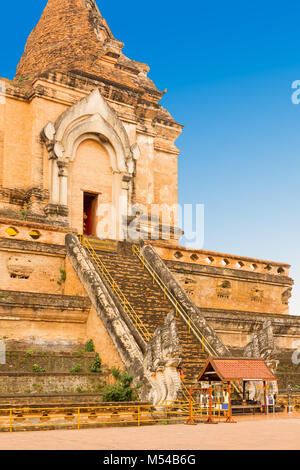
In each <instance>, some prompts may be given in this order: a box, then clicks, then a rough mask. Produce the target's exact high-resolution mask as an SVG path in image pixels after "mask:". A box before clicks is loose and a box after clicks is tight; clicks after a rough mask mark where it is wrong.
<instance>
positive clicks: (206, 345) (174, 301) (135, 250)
mask: <svg viewBox="0 0 300 470" xmlns="http://www.w3.org/2000/svg"><path fill="white" fill-rule="evenodd" d="M132 251H133V253H134V254H135V255H136V256H137V257H138V258H139V260H140V261H141V262H142V264H143V266H144V267H145V268H146V269H147V270H148V272H149V273H150V274H151V276H152V278H153V283H154V282H156V283H157V284H158V286H159V287H160V288H161V289H162V290H163V292H164V295H165V296H166V297H168V299H169V301H170V302H171V304H172V305H173V307H175V309H176V315H177V313H179V314H180V316H181V318H182V319H183V320H184V321H185V323H186V324H187V325H188V327H189V333H190V334H191V331H193V333H194V335H195V336H196V338H197V339H198V340H199V341H200V342H201V344H202V349H203V347H204V349H205V350H206V352H207V353H208V354H209V355H210V356H215V357H219V354H218V353H217V352H216V351H215V349H214V348H213V347H212V346H211V345H210V344H209V342H208V341H207V339H206V338H204V336H203V334H202V333H201V331H200V329H199V328H198V326H197V325H196V324H195V322H194V321H193V320H192V318H191V317H190V316H189V314H188V313H187V312H186V310H185V309H184V308H183V307H182V305H180V304H179V302H178V300H177V299H176V297H175V296H174V295H173V294H172V292H171V291H170V290H169V288H168V287H167V286H166V284H165V283H164V281H163V280H162V279H161V278H160V277H159V275H158V274H157V273H156V271H155V270H154V269H153V267H152V266H151V264H150V263H149V261H148V260H147V259H146V258H145V256H144V255H143V253H142V252H141V250H140V248H139V247H138V246H137V245H132ZM232 385H233V387H234V388H235V390H236V391H237V392H238V393H239V394H241V390H240V389H239V387H237V386H236V385H235V384H234V383H233V384H232Z"/></svg>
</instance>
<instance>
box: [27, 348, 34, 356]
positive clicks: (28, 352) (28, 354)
mask: <svg viewBox="0 0 300 470" xmlns="http://www.w3.org/2000/svg"><path fill="white" fill-rule="evenodd" d="M32 355H33V351H32V349H28V351H26V357H31V356H32Z"/></svg>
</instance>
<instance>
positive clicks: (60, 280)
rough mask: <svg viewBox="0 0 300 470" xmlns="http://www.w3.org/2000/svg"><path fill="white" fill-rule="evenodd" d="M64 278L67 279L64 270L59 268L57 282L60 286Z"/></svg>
mask: <svg viewBox="0 0 300 470" xmlns="http://www.w3.org/2000/svg"><path fill="white" fill-rule="evenodd" d="M66 279H67V273H66V271H65V270H64V269H60V279H59V281H57V284H58V285H59V286H61V285H62V283H63V282H65V280H66Z"/></svg>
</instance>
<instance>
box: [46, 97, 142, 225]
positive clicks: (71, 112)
mask: <svg viewBox="0 0 300 470" xmlns="http://www.w3.org/2000/svg"><path fill="white" fill-rule="evenodd" d="M42 137H43V139H44V141H45V143H46V146H47V149H48V154H49V160H50V161H51V183H50V209H51V206H52V208H54V210H53V211H52V212H53V213H56V214H57V213H58V212H59V211H60V212H61V215H63V216H65V217H66V216H67V214H68V208H67V206H68V199H67V194H68V167H69V164H70V162H72V161H73V160H74V158H75V155H76V150H77V148H78V146H79V145H80V144H81V143H82V142H83V141H84V140H87V139H92V140H96V141H98V142H99V143H101V145H102V146H103V147H104V148H105V149H106V150H107V152H108V155H109V158H110V164H111V168H112V172H113V178H114V184H113V204H114V205H115V208H116V214H117V215H116V219H117V220H116V224H118V223H119V221H120V220H122V217H123V215H125V213H124V212H125V211H126V213H127V211H128V205H129V203H130V200H131V186H132V185H131V181H132V178H133V172H134V167H135V165H134V160H135V159H137V158H138V156H139V150H138V149H137V145H136V144H134V145H133V146H132V147H131V146H130V142H129V138H128V135H127V132H126V130H125V128H124V126H123V124H122V122H121V121H120V119H119V118H118V116H117V114H116V113H115V111H114V110H113V109H112V108H111V107H110V106H109V105H108V104H107V103H106V102H105V100H104V99H103V98H102V96H101V94H100V92H99V90H98V89H95V90H94V91H93V92H92V93H90V94H89V95H88V96H86V97H85V98H83V99H81V100H80V101H78V102H77V103H75V104H74V105H73V106H71V107H70V108H68V109H67V110H66V111H65V112H64V113H62V114H61V115H60V116H59V117H58V119H57V120H56V121H55V123H51V122H49V123H48V124H47V125H46V126H45V128H44V129H43V132H42ZM124 200H125V201H126V204H125V203H124ZM120 201H123V202H120ZM126 205H127V207H125V206H126ZM48 212H51V210H50V211H49V208H48ZM116 230H117V233H119V232H120V230H119V228H118V227H116Z"/></svg>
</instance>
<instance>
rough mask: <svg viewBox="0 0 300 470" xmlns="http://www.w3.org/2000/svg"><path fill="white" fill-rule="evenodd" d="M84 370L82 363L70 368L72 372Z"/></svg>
mask: <svg viewBox="0 0 300 470" xmlns="http://www.w3.org/2000/svg"><path fill="white" fill-rule="evenodd" d="M81 370H82V365H81V364H76V365H75V366H74V367H73V369H71V370H70V372H71V374H76V373H77V372H80V371H81Z"/></svg>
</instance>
